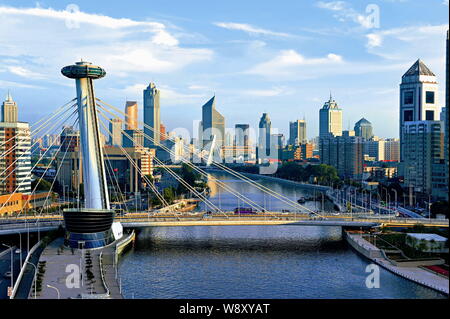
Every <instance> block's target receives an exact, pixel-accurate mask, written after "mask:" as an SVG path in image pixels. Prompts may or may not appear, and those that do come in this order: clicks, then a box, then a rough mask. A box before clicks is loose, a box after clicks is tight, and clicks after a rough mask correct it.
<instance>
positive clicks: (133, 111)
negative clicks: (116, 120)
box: [125, 101, 138, 130]
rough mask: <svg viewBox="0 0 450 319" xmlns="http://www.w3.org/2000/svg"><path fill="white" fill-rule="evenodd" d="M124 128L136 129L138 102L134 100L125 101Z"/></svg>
mask: <svg viewBox="0 0 450 319" xmlns="http://www.w3.org/2000/svg"><path fill="white" fill-rule="evenodd" d="M125 114H126V118H125V129H126V130H137V129H138V104H137V102H136V101H127V102H126V103H125Z"/></svg>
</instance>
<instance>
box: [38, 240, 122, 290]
mask: <svg viewBox="0 0 450 319" xmlns="http://www.w3.org/2000/svg"><path fill="white" fill-rule="evenodd" d="M114 253H115V246H107V247H104V248H102V249H92V250H87V249H86V250H79V249H73V250H72V249H70V248H67V247H64V246H63V238H58V239H56V240H54V241H52V242H51V243H50V244H49V245H48V246H47V247H46V248H45V249H44V251H43V252H42V255H41V257H40V259H39V262H41V263H45V271H44V273H43V277H42V284H41V287H42V290H41V291H40V292H38V293H37V296H36V299H57V298H58V297H59V299H79V298H84V299H110V298H111V299H119V298H122V296H121V294H120V292H119V288H118V285H117V283H116V280H115V270H114V265H113V263H114V262H113V260H114ZM88 256H89V257H88ZM88 260H90V261H88ZM87 268H89V269H90V271H91V272H92V275H93V276H92V278H88V277H87V275H86V269H87ZM74 269H78V270H79V272H75V271H74ZM76 273H79V278H77V277H76V276H74V274H76ZM69 276H70V277H69ZM78 280H79V283H80V284H78V285H74V282H76V281H78ZM68 283H69V284H68ZM47 285H50V286H52V287H54V288H51V287H48V286H47ZM33 293H34V291H33V289H31V290H30V294H29V298H30V299H32V298H34V294H33Z"/></svg>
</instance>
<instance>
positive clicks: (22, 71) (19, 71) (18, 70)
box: [7, 66, 45, 79]
mask: <svg viewBox="0 0 450 319" xmlns="http://www.w3.org/2000/svg"><path fill="white" fill-rule="evenodd" d="M7 69H8V71H9V72H11V73H12V74H15V75H18V76H21V77H24V78H28V79H42V78H44V77H45V76H44V75H43V74H40V73H37V72H33V71H30V70H28V69H26V68H24V67H21V66H8V67H7Z"/></svg>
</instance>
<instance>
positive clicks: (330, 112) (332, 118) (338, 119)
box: [319, 95, 342, 138]
mask: <svg viewBox="0 0 450 319" xmlns="http://www.w3.org/2000/svg"><path fill="white" fill-rule="evenodd" d="M330 134H333V135H334V136H341V135H342V109H341V108H339V106H338V104H337V103H336V101H335V100H333V98H332V97H331V95H330V99H329V100H328V101H327V102H325V104H324V105H323V107H322V108H321V109H320V112H319V137H320V138H322V137H328V136H329V135H330Z"/></svg>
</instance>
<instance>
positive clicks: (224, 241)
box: [135, 226, 347, 252]
mask: <svg viewBox="0 0 450 319" xmlns="http://www.w3.org/2000/svg"><path fill="white" fill-rule="evenodd" d="M346 249H347V245H346V243H345V241H343V240H342V236H341V230H340V228H338V227H329V229H326V228H325V229H324V228H323V227H307V228H305V227H299V226H233V227H230V226H228V227H218V226H210V227H204V226H199V227H170V228H169V227H160V228H146V229H143V230H141V231H139V232H138V233H137V240H136V245H135V250H136V251H140V252H143V251H152V250H172V251H174V250H184V251H186V250H192V251H193V250H204V251H205V252H206V251H208V250H209V251H215V250H220V251H223V252H225V251H261V252H264V251H284V252H296V251H302V252H305V251H320V252H326V251H340V250H346Z"/></svg>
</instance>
